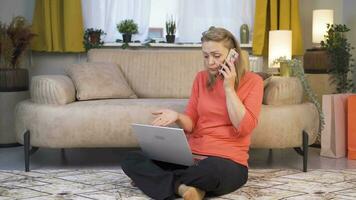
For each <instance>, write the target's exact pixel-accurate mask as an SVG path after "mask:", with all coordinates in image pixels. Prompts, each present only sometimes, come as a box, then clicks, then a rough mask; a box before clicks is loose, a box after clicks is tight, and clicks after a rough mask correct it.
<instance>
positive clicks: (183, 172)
mask: <svg viewBox="0 0 356 200" xmlns="http://www.w3.org/2000/svg"><path fill="white" fill-rule="evenodd" d="M201 41H202V51H203V56H204V65H205V68H206V70H204V71H200V72H199V73H198V74H197V76H196V78H195V80H194V84H193V88H192V93H191V96H190V99H189V102H188V105H187V107H186V110H185V112H184V113H177V112H175V111H173V110H169V109H162V110H158V111H156V112H154V113H153V114H154V115H157V118H156V119H155V120H154V121H153V122H152V124H153V125H156V126H167V125H169V124H172V123H177V124H178V125H179V126H180V127H181V128H183V129H184V131H185V132H186V135H187V138H188V142H189V145H190V147H191V150H192V152H193V154H196V155H197V157H196V159H197V162H196V164H195V165H193V166H190V167H184V166H180V165H174V164H168V163H162V162H156V161H152V160H150V159H148V158H147V157H145V156H144V155H142V154H134V155H130V156H128V158H127V159H126V160H125V161H124V162H123V163H122V168H123V170H124V172H125V173H126V174H127V175H128V176H129V177H130V178H131V179H132V180H133V182H134V184H135V185H136V186H137V187H138V188H140V189H141V190H142V191H143V192H144V193H145V194H147V195H148V196H150V197H152V198H154V199H174V197H175V194H178V195H180V196H182V197H183V198H184V199H203V197H204V196H205V195H213V196H217V195H224V194H227V193H230V192H233V191H235V190H236V189H238V188H240V187H241V186H242V185H244V184H245V183H246V181H247V177H248V163H247V160H248V151H249V145H250V138H251V133H252V130H253V129H254V128H255V127H256V125H257V121H258V120H257V118H258V116H259V113H260V110H261V104H262V96H263V82H262V79H261V78H260V77H259V76H258V75H256V74H254V73H252V72H248V69H247V66H246V64H245V63H243V60H242V59H241V57H240V56H239V57H238V58H237V59H236V60H235V61H233V62H230V61H226V62H224V61H225V58H226V56H227V55H228V52H229V50H230V49H235V50H236V51H237V52H238V53H239V54H240V51H241V50H240V47H239V44H238V42H237V40H236V39H235V37H234V36H233V35H232V34H231V33H230V32H229V31H227V30H226V29H223V28H215V27H211V28H210V29H209V30H208V31H206V32H204V33H203V36H202V38H201Z"/></svg>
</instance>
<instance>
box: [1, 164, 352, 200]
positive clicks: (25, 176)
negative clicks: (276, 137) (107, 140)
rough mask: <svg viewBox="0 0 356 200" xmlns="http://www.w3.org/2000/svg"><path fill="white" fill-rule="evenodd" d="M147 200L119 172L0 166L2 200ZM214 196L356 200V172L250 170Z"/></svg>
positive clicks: (290, 199)
mask: <svg viewBox="0 0 356 200" xmlns="http://www.w3.org/2000/svg"><path fill="white" fill-rule="evenodd" d="M8 199H9V200H10V199H33V200H34V199H36V200H67V199H68V200H69V199H72V200H93V199H100V200H101V199H103V200H111V199H115V200H116V199H149V198H148V197H147V196H146V195H144V194H143V193H142V192H141V191H140V190H138V189H137V188H135V187H133V186H132V185H131V184H130V180H129V179H128V177H127V176H126V175H125V174H124V173H123V172H122V171H121V170H105V169H101V170H32V171H31V172H28V173H25V172H22V171H4V170H0V200H8ZM212 199H234V200H235V199H236V200H238V199H243V200H244V199H273V200H274V199H283V200H292V199H298V200H304V199H308V200H310V199H313V200H314V199H315V200H316V199H327V200H329V199H337V200H339V199H350V200H351V199H356V169H355V170H310V171H309V172H307V173H303V172H301V171H298V170H288V169H250V172H249V180H248V182H247V184H246V185H245V186H244V187H242V188H241V189H239V190H237V191H235V192H233V193H231V194H228V195H224V196H221V197H218V198H212Z"/></svg>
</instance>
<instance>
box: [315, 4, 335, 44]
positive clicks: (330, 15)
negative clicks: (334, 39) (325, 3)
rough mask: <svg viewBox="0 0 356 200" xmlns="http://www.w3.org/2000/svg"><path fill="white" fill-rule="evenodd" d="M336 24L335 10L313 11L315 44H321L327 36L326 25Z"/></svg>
mask: <svg viewBox="0 0 356 200" xmlns="http://www.w3.org/2000/svg"><path fill="white" fill-rule="evenodd" d="M333 23H334V11H333V10H313V43H317V44H319V43H320V42H321V41H322V40H324V35H326V30H327V28H326V24H333Z"/></svg>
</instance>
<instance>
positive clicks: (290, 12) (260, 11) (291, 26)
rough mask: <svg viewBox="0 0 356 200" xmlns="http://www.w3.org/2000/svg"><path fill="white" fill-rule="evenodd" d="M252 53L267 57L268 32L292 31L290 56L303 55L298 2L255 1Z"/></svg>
mask: <svg viewBox="0 0 356 200" xmlns="http://www.w3.org/2000/svg"><path fill="white" fill-rule="evenodd" d="M255 13H256V14H255V24H254V36H253V43H252V52H253V54H255V55H267V51H268V32H269V31H270V30H292V54H293V55H303V52H304V49H303V39H302V33H301V26H300V17H299V0H256V10H255Z"/></svg>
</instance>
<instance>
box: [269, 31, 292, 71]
mask: <svg viewBox="0 0 356 200" xmlns="http://www.w3.org/2000/svg"><path fill="white" fill-rule="evenodd" d="M283 56H284V57H286V58H287V59H291V58H292V31H290V30H274V31H270V32H269V43H268V67H270V68H279V65H273V64H272V63H273V61H274V60H276V59H277V58H279V57H283Z"/></svg>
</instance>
